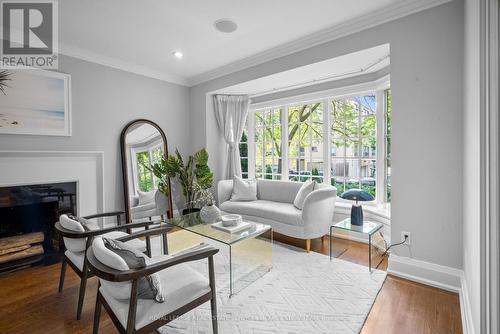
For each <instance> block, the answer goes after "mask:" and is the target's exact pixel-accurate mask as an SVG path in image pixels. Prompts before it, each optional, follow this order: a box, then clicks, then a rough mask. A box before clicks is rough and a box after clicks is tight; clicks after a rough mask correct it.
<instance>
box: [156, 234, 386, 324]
mask: <svg viewBox="0 0 500 334" xmlns="http://www.w3.org/2000/svg"><path fill="white" fill-rule="evenodd" d="M179 232H180V233H179ZM179 232H175V233H173V234H172V235H170V234H169V245H173V246H172V247H173V248H177V249H181V248H184V247H182V246H181V245H184V244H186V243H187V241H186V240H188V239H190V238H192V236H193V235H192V234H190V233H189V234H186V233H188V232H185V231H179ZM155 241H156V240H155ZM193 241H194V242H197V241H198V240H190V242H193ZM203 241H205V242H207V240H203ZM207 243H212V244H213V245H214V246H216V247H217V248H220V252H219V253H218V254H217V255H216V258H215V261H214V262H215V268H216V270H215V271H216V281H217V289H218V291H217V296H218V300H217V306H218V307H217V308H218V316H219V333H222V334H226V333H228V334H240V333H241V334H248V333H259V334H261V333H290V334H292V333H293V334H295V333H296V334H299V333H300V334H304V333H308V334H309V333H315V334H318V333H335V334H339V333H359V332H360V331H361V328H362V327H363V324H364V321H365V319H366V317H367V315H368V313H369V312H370V309H371V307H372V305H373V303H374V301H375V298H376V296H377V294H378V292H379V290H380V289H381V287H382V284H383V282H384V280H385V277H386V273H385V272H384V271H380V270H375V271H374V272H372V273H371V274H370V273H369V271H368V268H367V267H366V266H361V265H357V264H354V263H350V262H347V261H343V260H338V259H334V260H333V261H330V259H329V257H328V256H325V255H322V254H318V253H315V252H311V253H309V254H307V253H306V252H305V251H304V250H302V249H298V248H295V247H292V246H288V245H284V244H281V243H277V242H275V243H274V245H273V268H272V270H271V271H270V272H268V273H266V274H265V275H264V276H262V277H260V278H259V279H257V280H256V281H255V282H253V283H252V284H250V285H249V286H247V287H246V288H245V289H243V290H241V291H240V292H239V293H237V294H236V295H233V296H232V297H231V298H229V293H228V283H229V275H228V261H229V252H228V249H227V246H224V245H221V244H214V243H213V242H209V241H208V242H207ZM153 245H154V246H156V247H154V248H153V249H156V251H158V249H159V242H155V243H154V244H153ZM156 251H155V253H156ZM248 251H249V252H251V251H256V249H255V248H254V249H253V250H251V249H249V250H248ZM257 252H258V251H257ZM254 255H255V254H254ZM191 265H192V266H193V268H195V269H196V270H198V271H200V272H202V273H203V274H205V275H206V273H207V262H206V261H198V263H193V264H191ZM210 319H211V318H210V304H209V303H206V304H205V305H203V306H201V307H199V308H197V309H195V310H193V311H191V312H189V313H187V314H185V315H184V316H182V317H180V318H179V319H176V320H175V321H172V322H171V323H169V324H168V325H166V326H164V327H162V328H161V329H160V332H161V333H164V334H173V333H176V334H178V333H196V334H201V333H204V334H207V333H212V326H211V321H210Z"/></svg>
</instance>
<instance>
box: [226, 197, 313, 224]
mask: <svg viewBox="0 0 500 334" xmlns="http://www.w3.org/2000/svg"><path fill="white" fill-rule="evenodd" d="M220 209H221V210H223V211H225V212H228V213H237V214H241V215H246V216H255V217H261V218H266V219H269V220H274V221H278V222H280V223H283V224H289V225H302V224H303V222H302V211H300V210H299V209H297V208H296V207H294V206H293V204H291V203H283V202H273V201H266V200H257V201H251V202H232V201H227V202H224V203H222V204H221V205H220Z"/></svg>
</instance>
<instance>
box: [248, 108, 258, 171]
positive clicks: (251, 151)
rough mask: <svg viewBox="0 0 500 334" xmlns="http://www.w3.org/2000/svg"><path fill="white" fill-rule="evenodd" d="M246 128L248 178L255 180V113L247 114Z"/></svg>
mask: <svg viewBox="0 0 500 334" xmlns="http://www.w3.org/2000/svg"><path fill="white" fill-rule="evenodd" d="M248 116H249V117H248V120H247V122H248V123H247V126H248V138H247V149H248V178H249V179H254V178H255V162H256V159H255V145H256V143H255V112H250V113H249V114H248Z"/></svg>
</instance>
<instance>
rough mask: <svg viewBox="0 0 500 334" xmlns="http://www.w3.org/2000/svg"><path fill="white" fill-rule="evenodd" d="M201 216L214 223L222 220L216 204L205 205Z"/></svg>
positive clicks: (207, 221)
mask: <svg viewBox="0 0 500 334" xmlns="http://www.w3.org/2000/svg"><path fill="white" fill-rule="evenodd" d="M200 217H201V219H203V221H204V222H206V223H209V224H212V223H215V222H218V221H219V220H221V216H220V210H219V208H218V207H216V206H215V205H205V206H204V207H202V208H201V211H200Z"/></svg>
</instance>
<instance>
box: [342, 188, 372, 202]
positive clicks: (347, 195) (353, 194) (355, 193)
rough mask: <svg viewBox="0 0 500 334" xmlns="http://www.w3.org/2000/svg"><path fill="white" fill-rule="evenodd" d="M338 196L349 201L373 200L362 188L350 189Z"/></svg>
mask: <svg viewBox="0 0 500 334" xmlns="http://www.w3.org/2000/svg"><path fill="white" fill-rule="evenodd" d="M340 198H343V199H349V200H351V201H363V202H366V201H373V200H374V199H375V198H374V197H373V196H372V195H371V194H370V193H369V192H367V191H365V190H363V189H350V190H348V191H346V192H344V193H343V194H342V195H340Z"/></svg>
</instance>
